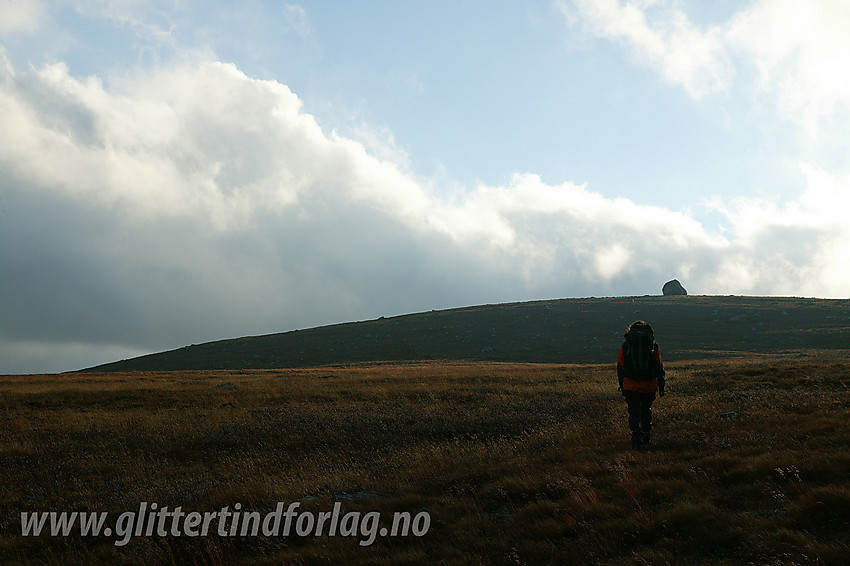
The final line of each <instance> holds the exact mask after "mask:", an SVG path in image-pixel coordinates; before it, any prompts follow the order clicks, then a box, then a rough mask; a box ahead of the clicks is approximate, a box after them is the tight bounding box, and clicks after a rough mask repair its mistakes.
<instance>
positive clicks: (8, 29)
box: [0, 0, 44, 34]
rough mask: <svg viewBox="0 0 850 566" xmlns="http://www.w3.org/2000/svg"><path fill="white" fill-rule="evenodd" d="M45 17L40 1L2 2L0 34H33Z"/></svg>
mask: <svg viewBox="0 0 850 566" xmlns="http://www.w3.org/2000/svg"><path fill="white" fill-rule="evenodd" d="M43 17H44V4H43V3H42V2H41V1H40V0H3V1H2V2H0V34H12V33H32V32H34V31H35V30H37V29H38V26H39V24H40V23H41V20H42V18H43Z"/></svg>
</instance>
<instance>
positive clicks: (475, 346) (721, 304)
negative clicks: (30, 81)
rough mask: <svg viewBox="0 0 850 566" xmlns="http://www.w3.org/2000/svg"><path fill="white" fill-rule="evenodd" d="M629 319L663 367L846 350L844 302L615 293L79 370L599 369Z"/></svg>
mask: <svg viewBox="0 0 850 566" xmlns="http://www.w3.org/2000/svg"><path fill="white" fill-rule="evenodd" d="M636 319H644V320H647V321H648V322H650V323H651V324H652V325H653V328H654V329H655V333H656V338H657V340H658V342H659V344H660V345H661V351H662V355H663V357H664V359H665V360H668V361H674V360H688V359H700V358H715V357H727V356H729V355H747V354H776V353H786V354H787V353H795V352H802V351H803V350H834V349H846V348H848V345H850V301H848V300H826V299H802V298H784V297H732V296H728V297H718V296H680V297H663V296H644V297H613V298H585V299H561V300H550V301H535V302H526V303H510V304H500V305H483V306H475V307H468V308H459V309H451V310H443V311H431V312H425V313H418V314H410V315H403V316H396V317H388V318H383V317H382V318H380V319H377V320H370V321H365V322H352V323H345V324H336V325H331V326H323V327H319V328H312V329H309V330H296V331H292V332H285V333H279V334H268V335H263V336H250V337H244V338H235V339H229V340H219V341H215V342H208V343H205V344H199V345H192V346H187V347H184V348H179V349H177V350H171V351H167V352H161V353H156V354H150V355H146V356H141V357H138V358H133V359H129V360H121V361H117V362H113V363H109V364H104V365H101V366H97V367H93V368H88V370H84V371H135V370H140V371H169V370H187V369H197V370H212V369H273V368H284V367H306V366H318V365H329V364H349V363H358V362H388V361H413V360H479V361H500V362H559V363H607V362H611V361H613V358H614V357H615V356H616V351H617V348H618V347H619V345H620V343H621V342H622V335H623V332H624V331H625V329H626V327H627V326H628V324H629V323H630V322H632V321H633V320H636Z"/></svg>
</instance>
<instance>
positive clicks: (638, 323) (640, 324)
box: [626, 320, 652, 332]
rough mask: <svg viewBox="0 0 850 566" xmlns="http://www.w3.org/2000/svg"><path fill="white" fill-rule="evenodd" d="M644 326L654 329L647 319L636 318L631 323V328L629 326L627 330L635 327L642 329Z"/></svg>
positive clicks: (629, 330)
mask: <svg viewBox="0 0 850 566" xmlns="http://www.w3.org/2000/svg"><path fill="white" fill-rule="evenodd" d="M642 328H649V329H650V330H652V327H651V326H650V325H649V323H647V322H646V321H645V320H636V321H634V322H633V323H631V324H630V325H629V328H628V330H626V332H631V331H632V330H634V329H642Z"/></svg>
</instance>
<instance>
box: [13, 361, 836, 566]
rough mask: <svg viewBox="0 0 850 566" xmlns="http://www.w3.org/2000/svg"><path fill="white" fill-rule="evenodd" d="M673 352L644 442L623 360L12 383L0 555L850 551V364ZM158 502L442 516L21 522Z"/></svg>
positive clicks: (111, 559) (466, 556)
mask: <svg viewBox="0 0 850 566" xmlns="http://www.w3.org/2000/svg"><path fill="white" fill-rule="evenodd" d="M848 353H850V352H847V351H843V352H842V351H838V350H833V351H830V352H820V353H819V352H814V351H812V352H808V355H806V356H805V357H801V356H799V355H797V354H786V355H771V356H758V355H747V356H740V357H731V358H728V359H713V360H708V361H706V360H703V361H678V362H672V363H668V395H667V396H665V397H664V398H663V399H660V400H659V401H658V402H657V403H656V428H655V431H654V439H653V443H654V445H653V446H652V448H651V449H649V450H647V451H640V452H636V451H633V450H631V449H629V448H627V439H628V434H627V431H626V425H625V404H624V403H623V402H622V401H621V399H620V398H619V397H618V395H617V393H616V379H615V377H614V372H613V367H612V364H610V363H609V364H604V365H557V364H506V363H493V362H474V363H462V362H443V363H437V362H434V363H419V364H416V363H412V364H372V365H365V364H364V365H355V366H351V365H350V366H348V367H345V368H342V367H319V368H310V369H279V370H239V371H236V370H233V371H194V372H193V371H174V372H129V373H117V372H113V373H80V374H65V375H39V376H5V377H0V402H1V403H2V405H3V406H2V409H3V410H2V411H0V462H2V465H3V471H2V472H0V474H2V478H3V479H2V482H0V563H3V564H18V563H20V564H66V563H70V564H112V563H127V564H155V563H166V564H212V565H215V564H249V563H259V564H338V563H351V564H376V565H390V564H417V563H434V564H529V565H531V564H668V563H669V564H749V563H752V564H776V565H785V564H788V565H790V564H846V563H847V558H848V556H850V425H848V423H850V390H848V387H850V358H848V356H847V355H848ZM142 501H146V502H158V503H159V505H160V506H162V505H168V506H170V507H171V508H174V507H176V506H178V505H179V506H182V508H183V509H184V510H187V511H188V510H197V511H200V512H204V511H212V510H217V509H220V508H222V507H224V506H230V507H231V508H233V506H234V505H235V504H236V503H240V504H241V506H242V508H243V509H245V510H255V511H262V512H267V511H270V510H272V509H273V508H274V507H275V505H276V503H277V502H278V501H283V502H287V503H288V502H291V501H300V502H302V505H303V508H304V509H308V510H309V509H313V510H315V511H316V512H320V511H327V510H330V509H331V508H332V506H333V504H334V503H335V502H340V503H341V504H342V506H343V508H344V509H345V510H348V511H350V510H355V509H359V510H362V511H363V512H366V511H373V510H374V511H381V512H383V513H385V515H386V516H390V515H391V514H392V513H393V512H396V511H409V512H412V513H417V512H419V511H422V510H425V511H427V512H428V513H429V514H430V517H431V525H430V530H429V531H428V532H427V534H425V535H424V536H422V537H412V536H411V537H407V538H389V537H387V538H381V537H379V538H378V539H377V540H376V541H375V542H374V544H372V545H370V546H361V545H360V544H359V542H358V541H359V540H360V539H358V538H342V537H328V536H321V537H303V538H299V537H287V538H283V537H277V538H274V537H263V536H258V537H239V536H237V537H220V536H215V535H210V536H208V537H197V538H187V537H185V536H181V537H176V536H151V537H144V536H143V537H139V538H134V539H132V540H131V541H130V542H129V543H128V544H127V545H125V546H120V547H119V546H115V545H114V544H113V542H114V541H113V539H109V538H81V537H80V536H78V535H71V536H68V537H61V536H60V537H51V536H49V535H44V534H42V535H41V536H40V537H38V538H33V537H26V538H25V537H22V536H21V517H20V513H21V511H58V510H77V511H109V512H111V513H113V514H115V515H117V514H119V513H121V512H124V511H127V510H134V509H137V508H138V506H139V503H140V502H142Z"/></svg>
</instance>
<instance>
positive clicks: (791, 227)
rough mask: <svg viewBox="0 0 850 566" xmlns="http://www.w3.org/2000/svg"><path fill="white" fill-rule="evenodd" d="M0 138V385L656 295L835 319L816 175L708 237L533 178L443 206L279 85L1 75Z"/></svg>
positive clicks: (194, 66) (444, 198)
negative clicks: (765, 303) (257, 341)
mask: <svg viewBox="0 0 850 566" xmlns="http://www.w3.org/2000/svg"><path fill="white" fill-rule="evenodd" d="M0 115H2V116H4V127H3V128H0V268H1V269H0V272H2V277H0V351H2V353H3V356H2V357H1V358H0V359H3V360H4V361H3V364H4V365H3V366H2V367H0V372H4V371H24V370H31V371H55V370H67V369H74V368H75V367H79V366H80V365H93V364H95V363H98V362H105V361H110V360H112V359H115V358H116V357H125V356H128V355H135V354H137V353H140V352H146V351H156V350H162V349H165V348H171V347H178V346H182V345H185V344H189V343H197V342H202V341H206V340H212V339H217V338H225V337H232V336H240V335H246V334H259V333H265V332H275V331H282V330H288V329H293V328H299V327H300V328H303V327H307V326H314V325H319V324H325V323H332V322H339V321H346V320H358V319H365V318H373V317H377V316H381V315H391V314H398V313H403V312H413V311H419V310H428V309H434V308H446V307H452V306H462V305H469V304H480V303H487V302H500V301H512V300H527V299H535V298H550V297H563V296H590V295H596V296H602V295H631V294H646V293H658V292H659V289H660V286H661V284H662V283H663V282H664V281H666V280H668V279H670V278H672V277H676V276H677V277H679V278H680V279H681V280H682V281H683V282H684V283H685V284H686V286H687V287H688V288H689V289H691V290H692V291H694V292H697V293H757V294H801V293H803V294H812V295H821V296H823V295H826V296H838V295H841V294H846V288H847V284H848V283H850V273H848V269H847V268H846V267H845V266H846V265H848V263H847V261H846V260H847V259H848V255H850V249H848V246H847V244H846V243H845V242H847V241H850V233H848V229H847V228H846V227H845V225H844V223H842V222H841V220H842V219H841V218H840V215H838V214H837V212H836V210H846V207H844V208H837V207H836V206H834V203H836V202H841V203H844V202H845V201H846V198H847V197H846V196H845V195H846V194H850V191H848V188H849V187H848V182H849V181H848V178H847V177H840V176H834V175H831V174H829V173H828V172H826V171H824V170H821V169H818V168H815V167H811V168H809V169H807V170H806V174H807V176H808V180H809V190H808V192H807V193H806V194H804V195H803V196H802V198H801V199H800V200H799V201H797V202H793V203H786V204H784V205H781V206H780V205H772V204H771V203H765V202H753V201H745V200H740V201H733V202H729V203H723V202H715V203H714V204H713V207H714V209H715V210H716V211H717V213H718V214H720V215H721V216H722V217H723V218H725V219H726V221H727V222H728V224H729V226H730V231H729V234H726V235H720V234H714V233H710V232H709V231H707V230H706V229H705V228H704V227H703V226H702V225H701V224H700V223H699V222H697V221H696V220H694V218H692V217H691V216H689V215H688V214H686V213H683V212H676V211H671V210H667V209H664V208H660V207H650V206H642V205H639V204H636V203H634V202H632V201H630V200H628V199H609V198H605V197H603V196H601V195H599V194H597V193H594V192H593V191H592V190H590V189H589V188H588V186H586V185H577V184H574V183H570V182H565V183H560V184H556V185H552V184H547V183H545V182H543V180H542V179H541V178H540V177H539V176H537V175H534V174H527V173H526V174H516V175H514V176H513V177H512V178H511V179H509V180H508V181H507V182H506V183H503V184H500V185H495V186H494V185H486V184H482V185H479V186H477V187H475V188H472V189H470V190H469V191H466V192H454V193H451V194H449V192H448V191H444V190H441V188H440V187H433V186H432V184H431V182H429V181H428V180H422V179H417V178H416V177H415V176H414V175H413V174H412V173H411V172H410V171H408V170H407V169H406V163H407V156H406V155H404V154H403V153H401V154H398V155H396V154H394V151H395V149H394V146H393V144H391V143H389V144H379V145H380V151H378V152H373V151H371V150H370V149H367V147H366V146H364V145H363V144H362V143H360V142H358V141H355V140H352V139H349V138H346V137H343V136H341V135H339V134H337V133H335V132H333V131H331V132H326V131H324V130H322V128H321V127H320V126H319V125H318V124H317V122H316V120H315V119H314V118H313V117H312V116H311V115H309V114H307V113H305V112H304V111H303V108H302V104H301V101H300V99H299V98H298V96H297V95H296V94H295V93H293V92H292V91H291V90H290V89H289V88H288V87H287V86H286V85H284V84H282V83H279V82H277V81H270V80H258V79H254V78H251V77H249V76H247V75H245V74H244V73H243V72H242V71H240V70H239V69H238V68H237V67H235V66H234V65H232V64H225V63H221V62H217V61H201V62H195V63H191V64H189V63H180V64H174V65H173V66H168V67H162V68H158V69H152V70H148V71H146V72H139V73H137V74H135V75H132V76H126V77H124V78H121V79H115V78H112V79H111V80H110V81H104V80H103V79H102V78H99V77H96V76H92V77H76V76H73V75H72V73H71V72H70V70H69V69H68V68H67V66H66V65H64V64H62V63H54V64H50V65H46V66H43V67H41V68H39V69H35V70H23V71H22V70H20V69H16V68H15V66H14V65H13V64H12V63H11V62H10V61H9V60H8V58H7V57H6V56H5V55H3V54H2V52H0ZM390 139H391V138H390ZM836 199H844V200H840V201H839V200H836ZM830 204H832V205H833V206H830ZM771 206H772V208H771ZM755 210H758V211H760V214H755V213H754V211H755ZM764 211H768V212H770V214H764ZM84 359H85V360H88V361H85V362H83V360H84Z"/></svg>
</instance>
